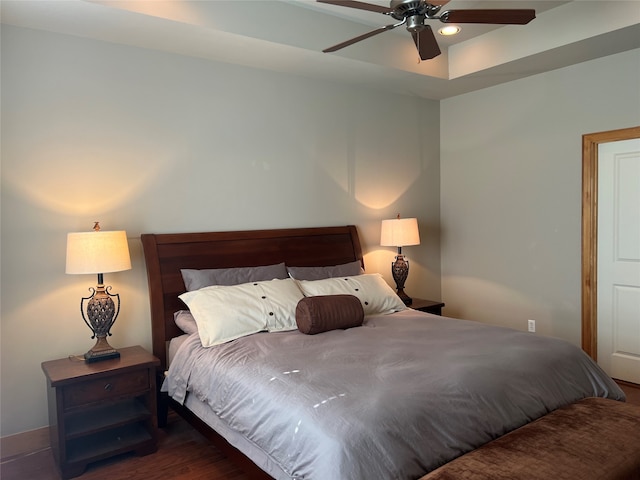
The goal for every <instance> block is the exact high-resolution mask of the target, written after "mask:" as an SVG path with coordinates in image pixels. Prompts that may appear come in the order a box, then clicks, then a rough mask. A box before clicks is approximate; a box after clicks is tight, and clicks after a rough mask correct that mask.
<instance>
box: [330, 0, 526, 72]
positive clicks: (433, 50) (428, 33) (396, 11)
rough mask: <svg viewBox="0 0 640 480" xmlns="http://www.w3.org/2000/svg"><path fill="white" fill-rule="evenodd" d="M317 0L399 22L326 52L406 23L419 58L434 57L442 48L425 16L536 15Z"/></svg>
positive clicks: (520, 20) (499, 19) (417, 1)
mask: <svg viewBox="0 0 640 480" xmlns="http://www.w3.org/2000/svg"><path fill="white" fill-rule="evenodd" d="M317 1H318V2H320V3H328V4H331V5H338V6H341V7H349V8H357V9H359V10H368V11H371V12H376V13H381V14H383V15H389V16H390V17H392V18H394V19H396V20H399V21H400V22H399V23H395V24H391V25H385V26H382V27H380V28H377V29H376V30H372V31H371V32H368V33H365V34H364V35H360V36H358V37H355V38H352V39H350V40H347V41H346V42H342V43H339V44H337V45H334V46H333V47H329V48H326V49H324V50H323V52H325V53H327V52H335V51H337V50H340V49H342V48H344V47H347V46H349V45H352V44H354V43H356V42H359V41H361V40H365V39H367V38H369V37H373V36H374V35H378V34H379V33H383V32H386V31H388V30H393V29H394V28H397V27H399V26H401V25H405V27H406V29H407V31H408V32H409V33H411V36H412V37H413V41H414V43H415V44H416V48H417V49H418V54H419V55H420V58H421V59H422V60H429V59H431V58H434V57H437V56H438V55H440V53H441V52H440V47H439V46H438V42H437V41H436V37H435V35H434V34H433V31H432V30H431V27H430V26H429V25H427V24H425V21H426V20H440V21H441V22H442V23H488V24H498V25H525V24H527V23H529V22H530V21H531V20H533V19H534V18H536V12H535V10H533V9H490V10H480V9H478V10H447V11H445V12H442V13H440V10H441V9H442V6H443V5H445V4H447V3H448V2H449V0H432V3H429V2H428V1H427V0H391V3H390V5H389V7H381V6H380V5H374V4H372V3H366V2H358V1H355V0H317ZM458 29H459V27H458ZM458 31H459V30H458ZM456 33H457V32H456Z"/></svg>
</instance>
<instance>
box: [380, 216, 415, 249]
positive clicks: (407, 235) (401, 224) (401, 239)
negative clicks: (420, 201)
mask: <svg viewBox="0 0 640 480" xmlns="http://www.w3.org/2000/svg"><path fill="white" fill-rule="evenodd" d="M380 245H382V246H383V247H406V246H407V245H420V233H419V232H418V219H417V218H394V219H391V220H382V229H381V231H380Z"/></svg>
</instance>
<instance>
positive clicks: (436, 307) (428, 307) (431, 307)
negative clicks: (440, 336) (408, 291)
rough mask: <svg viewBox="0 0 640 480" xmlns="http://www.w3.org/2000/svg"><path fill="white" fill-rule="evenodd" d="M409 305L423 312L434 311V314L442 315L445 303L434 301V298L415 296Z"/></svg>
mask: <svg viewBox="0 0 640 480" xmlns="http://www.w3.org/2000/svg"><path fill="white" fill-rule="evenodd" d="M408 306H409V307H411V308H413V309H414V310H420V311H421V312H427V313H433V314H434V315H442V307H444V303H442V302H434V301H432V300H424V299H422V298H414V299H413V302H412V303H411V305H408Z"/></svg>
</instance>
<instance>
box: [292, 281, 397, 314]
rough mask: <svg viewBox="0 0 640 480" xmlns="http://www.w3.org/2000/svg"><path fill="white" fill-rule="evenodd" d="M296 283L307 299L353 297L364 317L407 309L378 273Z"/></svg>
mask: <svg viewBox="0 0 640 480" xmlns="http://www.w3.org/2000/svg"><path fill="white" fill-rule="evenodd" d="M297 282H298V285H299V286H300V289H301V290H302V293H304V294H305V296H307V297H312V296H317V295H341V294H344V295H355V296H356V297H358V299H359V300H360V303H362V308H363V309H364V314H365V315H375V314H387V313H393V312H399V311H400V310H404V309H406V308H407V307H406V305H405V304H404V303H403V302H402V300H400V297H398V295H396V292H394V291H393V290H392V289H391V287H390V286H389V285H388V284H387V282H385V281H384V279H383V278H382V275H380V274H379V273H372V274H364V275H356V276H354V277H340V278H326V279H324V280H298V281H297Z"/></svg>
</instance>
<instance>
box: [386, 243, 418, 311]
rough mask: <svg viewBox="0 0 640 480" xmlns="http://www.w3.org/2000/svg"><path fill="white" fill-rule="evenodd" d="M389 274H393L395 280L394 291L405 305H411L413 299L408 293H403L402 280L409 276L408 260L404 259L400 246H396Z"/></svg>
mask: <svg viewBox="0 0 640 480" xmlns="http://www.w3.org/2000/svg"><path fill="white" fill-rule="evenodd" d="M391 274H392V275H393V280H394V281H395V282H396V293H397V294H398V296H399V297H400V299H401V300H402V301H403V302H404V304H405V305H411V303H413V300H412V299H411V297H410V296H409V295H407V294H406V293H404V282H405V281H406V280H407V276H409V261H408V260H405V258H404V255H402V253H401V250H400V247H398V255H397V256H396V261H395V262H393V263H392V264H391Z"/></svg>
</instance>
